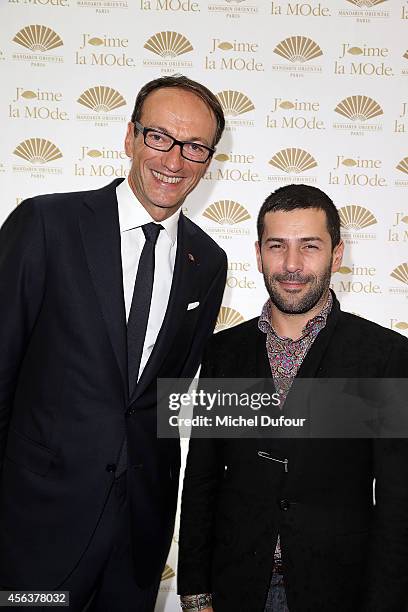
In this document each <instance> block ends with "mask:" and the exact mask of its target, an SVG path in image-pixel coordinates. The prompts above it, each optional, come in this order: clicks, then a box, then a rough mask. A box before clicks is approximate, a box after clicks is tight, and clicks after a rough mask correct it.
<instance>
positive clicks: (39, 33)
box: [13, 24, 64, 53]
mask: <svg viewBox="0 0 408 612" xmlns="http://www.w3.org/2000/svg"><path fill="white" fill-rule="evenodd" d="M13 42H15V43H17V44H19V45H21V46H22V47H25V48H26V49H29V50H30V51H34V52H40V53H45V52H46V51H51V50H52V49H56V48H57V47H62V45H63V44H64V43H63V42H62V39H61V37H60V36H59V35H58V34H57V33H56V32H54V30H52V29H51V28H48V27H47V26H44V25H38V24H36V25H28V26H26V27H25V28H22V29H21V30H19V31H18V32H17V34H16V35H15V36H14V38H13Z"/></svg>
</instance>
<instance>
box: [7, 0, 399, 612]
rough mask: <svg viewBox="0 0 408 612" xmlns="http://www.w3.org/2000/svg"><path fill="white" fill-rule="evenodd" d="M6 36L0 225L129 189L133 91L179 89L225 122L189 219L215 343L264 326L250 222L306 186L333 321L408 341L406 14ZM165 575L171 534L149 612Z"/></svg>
mask: <svg viewBox="0 0 408 612" xmlns="http://www.w3.org/2000/svg"><path fill="white" fill-rule="evenodd" d="M0 23H1V24H2V25H1V38H0V72H1V75H0V76H1V91H2V95H1V99H0V114H1V118H2V122H1V125H2V138H1V139H0V182H1V193H2V198H1V202H0V218H1V221H3V220H4V219H5V218H6V216H7V215H8V213H9V212H10V211H11V210H12V209H13V208H14V207H15V206H18V205H19V203H20V202H21V201H22V200H23V199H24V198H26V197H28V196H32V195H35V194H39V193H49V192H55V191H72V190H82V189H88V188H97V187H100V186H102V185H103V184H105V183H108V182H110V181H111V180H113V179H114V178H115V177H126V176H127V173H128V169H129V161H128V158H127V157H126V155H125V153H124V150H123V140H124V135H125V130H126V124H127V121H128V120H129V118H130V115H131V111H132V108H133V104H134V100H135V96H136V93H137V91H138V90H139V89H140V87H141V86H142V85H143V84H144V83H145V82H146V81H149V80H151V79H153V78H156V77H157V76H160V75H169V74H175V73H182V74H186V75H187V76H190V77H192V78H193V79H197V80H199V81H201V82H203V83H204V84H206V85H207V86H208V87H209V88H210V89H211V90H212V91H214V93H216V94H217V96H218V98H219V100H220V102H221V104H222V106H223V108H224V111H225V114H226V131H225V134H224V136H223V138H222V140H221V142H220V143H219V145H218V148H217V152H216V154H215V156H214V159H213V161H212V164H211V166H210V167H209V169H208V172H207V173H206V175H205V176H204V179H203V180H202V181H201V184H200V185H199V187H198V188H197V189H196V191H195V192H194V193H193V194H192V195H191V196H190V197H189V198H188V200H187V201H186V202H185V205H184V212H185V214H186V215H187V216H189V217H190V218H191V219H193V220H194V221H195V222H196V223H198V224H199V225H200V226H201V227H202V228H203V229H204V230H205V231H206V232H207V233H208V234H209V235H210V236H212V237H213V238H214V239H215V240H216V241H217V242H218V243H219V244H220V245H221V246H222V247H223V248H224V249H225V251H226V252H227V254H228V259H229V271H228V279H227V285H226V290H225V295H224V300H223V305H222V308H221V311H220V315H219V318H218V323H217V329H224V328H226V327H229V326H231V325H235V324H237V323H240V322H242V321H244V320H246V319H248V318H250V317H253V316H255V315H257V314H258V313H259V312H260V309H261V306H262V304H263V302H264V301H265V299H266V294H265V290H264V287H263V281H262V277H261V276H260V275H259V273H258V272H257V269H256V261H255V251H254V242H255V240H256V229H255V222H256V216H257V212H258V210H259V207H260V205H261V203H262V201H263V199H264V198H265V197H266V196H267V195H268V194H269V193H270V192H271V191H273V190H275V189H276V188H278V187H280V186H282V185H285V184H288V183H305V184H309V185H315V186H318V187H320V188H321V189H323V190H324V191H326V192H327V193H328V194H329V195H330V196H331V197H332V199H333V200H334V202H335V204H336V206H337V207H338V208H339V211H340V216H341V220H342V230H343V238H344V241H345V243H346V251H345V257H344V262H343V266H342V268H341V269H340V270H339V272H338V273H337V274H335V275H334V277H333V282H332V286H333V289H334V290H335V291H336V293H337V295H338V297H339V299H340V301H341V304H342V307H343V309H344V310H348V311H350V312H354V313H356V314H358V315H361V316H363V317H366V318H368V319H371V320H373V321H376V322H378V323H380V324H381V325H383V326H385V327H388V328H391V329H394V330H396V331H397V332H399V333H401V334H404V335H408V248H407V247H408V196H407V193H408V190H407V187H408V137H407V135H408V0H320V1H319V0H310V1H309V2H294V1H287V0H276V1H272V0H127V1H126V0H1V2H0ZM183 451H184V454H185V451H186V448H185V445H183ZM140 554H141V555H142V554H143V551H141V553H140ZM176 558H177V530H176V533H175V536H174V541H173V545H172V549H171V552H170V557H169V560H168V564H167V566H166V569H165V571H164V574H163V580H162V585H161V591H160V596H159V601H158V604H157V610H158V611H159V610H160V611H163V610H165V612H170V611H175V610H178V609H179V608H178V599H177V597H176V595H175V591H176V587H175V569H176Z"/></svg>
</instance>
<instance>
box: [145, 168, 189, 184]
mask: <svg viewBox="0 0 408 612" xmlns="http://www.w3.org/2000/svg"><path fill="white" fill-rule="evenodd" d="M152 174H153V176H154V177H155V178H157V179H158V180H159V181H161V182H162V183H180V181H181V180H182V178H183V177H182V176H166V175H165V174H162V173H161V172H157V170H152Z"/></svg>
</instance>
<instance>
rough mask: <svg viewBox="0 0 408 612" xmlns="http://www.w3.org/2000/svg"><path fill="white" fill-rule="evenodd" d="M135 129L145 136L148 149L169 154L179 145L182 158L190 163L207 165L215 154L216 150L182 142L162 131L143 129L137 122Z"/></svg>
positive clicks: (195, 143) (196, 143)
mask: <svg viewBox="0 0 408 612" xmlns="http://www.w3.org/2000/svg"><path fill="white" fill-rule="evenodd" d="M135 128H136V130H137V131H138V132H140V133H141V134H143V139H144V143H145V145H146V146H147V147H150V149H155V150H156V151H163V152H166V153H167V151H170V150H171V149H172V148H173V147H174V145H178V146H179V147H180V152H181V155H182V157H184V158H185V159H188V160H189V161H193V162H197V163H198V164H205V162H206V161H208V159H209V158H210V157H211V156H212V155H213V154H214V152H215V149H212V148H211V147H206V146H205V145H203V144H199V143H198V142H182V141H181V140H177V139H176V138H173V137H172V136H169V135H168V134H164V133H163V132H160V130H155V129H154V128H147V127H143V125H142V124H141V123H138V122H137V121H135Z"/></svg>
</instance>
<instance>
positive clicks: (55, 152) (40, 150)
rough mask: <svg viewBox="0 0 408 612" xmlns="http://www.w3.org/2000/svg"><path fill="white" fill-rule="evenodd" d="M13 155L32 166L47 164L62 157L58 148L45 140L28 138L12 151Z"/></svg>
mask: <svg viewBox="0 0 408 612" xmlns="http://www.w3.org/2000/svg"><path fill="white" fill-rule="evenodd" d="M13 153H14V155H17V156H18V157H21V158H22V159H25V160H26V161H28V162H30V164H33V165H34V164H47V163H49V162H51V161H54V160H56V159H59V158H60V157H62V153H61V151H60V150H59V148H58V147H57V146H55V144H54V143H53V142H51V141H50V140H46V139H45V138H29V139H27V140H24V141H23V142H20V144H19V145H18V146H17V147H16V148H15V149H14V151H13Z"/></svg>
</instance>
